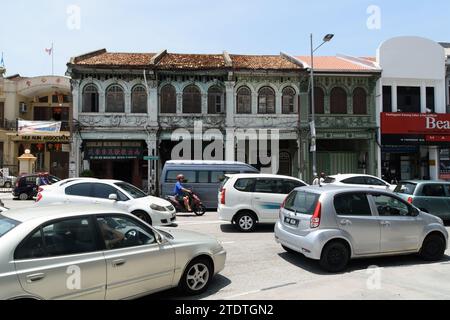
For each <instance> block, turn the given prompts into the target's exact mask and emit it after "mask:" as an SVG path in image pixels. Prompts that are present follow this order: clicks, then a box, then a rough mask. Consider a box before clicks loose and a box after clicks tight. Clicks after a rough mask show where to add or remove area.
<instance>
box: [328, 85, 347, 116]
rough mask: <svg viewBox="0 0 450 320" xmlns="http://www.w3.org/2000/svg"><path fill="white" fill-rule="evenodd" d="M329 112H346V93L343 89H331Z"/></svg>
mask: <svg viewBox="0 0 450 320" xmlns="http://www.w3.org/2000/svg"><path fill="white" fill-rule="evenodd" d="M330 112H331V113H332V114H346V113H347V93H346V92H345V90H344V89H342V88H340V87H336V88H334V89H333V90H331V95H330Z"/></svg>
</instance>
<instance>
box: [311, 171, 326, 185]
mask: <svg viewBox="0 0 450 320" xmlns="http://www.w3.org/2000/svg"><path fill="white" fill-rule="evenodd" d="M326 177H327V176H326V174H325V172H322V173H321V174H320V178H319V176H316V178H315V179H314V181H313V183H312V184H313V186H320V185H321V184H322V183H324V182H325V178H326Z"/></svg>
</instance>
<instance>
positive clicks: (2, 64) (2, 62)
mask: <svg viewBox="0 0 450 320" xmlns="http://www.w3.org/2000/svg"><path fill="white" fill-rule="evenodd" d="M0 66H1V67H3V68H4V67H5V60H3V52H2V59H1V60H0Z"/></svg>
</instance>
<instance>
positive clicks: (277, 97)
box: [275, 91, 283, 114]
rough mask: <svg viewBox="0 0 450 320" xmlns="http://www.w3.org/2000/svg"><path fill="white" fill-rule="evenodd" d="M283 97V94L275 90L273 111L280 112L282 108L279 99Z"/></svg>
mask: <svg viewBox="0 0 450 320" xmlns="http://www.w3.org/2000/svg"><path fill="white" fill-rule="evenodd" d="M282 98H283V94H282V93H281V92H278V91H277V92H275V113H276V114H282V113H283V110H281V105H282V103H281V99H282Z"/></svg>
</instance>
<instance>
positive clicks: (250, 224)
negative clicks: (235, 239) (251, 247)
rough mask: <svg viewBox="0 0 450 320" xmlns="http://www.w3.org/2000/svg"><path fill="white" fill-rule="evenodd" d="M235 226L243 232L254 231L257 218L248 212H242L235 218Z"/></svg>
mask: <svg viewBox="0 0 450 320" xmlns="http://www.w3.org/2000/svg"><path fill="white" fill-rule="evenodd" d="M235 226H236V228H237V229H238V230H239V231H241V232H252V231H254V230H255V228H256V218H255V216H254V215H253V214H251V213H248V212H243V213H240V214H239V215H238V216H237V217H236V219H235Z"/></svg>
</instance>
